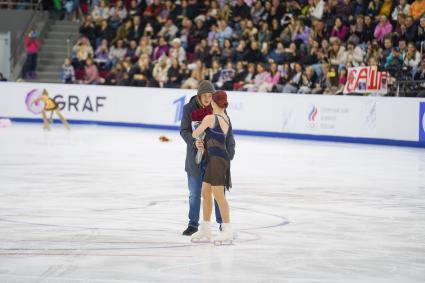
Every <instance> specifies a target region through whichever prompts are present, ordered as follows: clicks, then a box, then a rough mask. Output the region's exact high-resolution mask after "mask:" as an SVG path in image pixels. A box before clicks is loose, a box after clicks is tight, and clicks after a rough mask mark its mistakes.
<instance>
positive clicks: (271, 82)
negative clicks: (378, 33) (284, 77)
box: [264, 63, 281, 92]
mask: <svg viewBox="0 0 425 283" xmlns="http://www.w3.org/2000/svg"><path fill="white" fill-rule="evenodd" d="M280 77H281V73H280V71H279V69H278V67H277V64H276V63H271V64H270V76H269V77H268V78H266V84H265V87H264V88H265V91H266V92H271V91H273V90H275V89H276V86H277V84H278V83H279V80H280Z"/></svg>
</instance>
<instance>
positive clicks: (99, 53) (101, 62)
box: [94, 39, 110, 70]
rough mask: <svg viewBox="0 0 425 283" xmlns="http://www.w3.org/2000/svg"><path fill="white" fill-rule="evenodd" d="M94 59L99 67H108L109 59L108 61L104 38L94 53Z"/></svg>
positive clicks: (107, 49) (106, 45) (107, 48)
mask: <svg viewBox="0 0 425 283" xmlns="http://www.w3.org/2000/svg"><path fill="white" fill-rule="evenodd" d="M94 58H95V59H94V61H95V62H96V64H97V65H98V66H99V68H100V69H102V70H105V69H109V67H110V61H109V47H108V41H106V39H104V40H102V42H101V43H100V45H99V47H98V48H97V49H96V52H95V53H94Z"/></svg>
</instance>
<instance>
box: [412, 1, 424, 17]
mask: <svg viewBox="0 0 425 283" xmlns="http://www.w3.org/2000/svg"><path fill="white" fill-rule="evenodd" d="M424 13H425V1H424V0H415V1H413V3H412V5H411V6H410V11H409V16H411V17H412V18H413V19H414V20H415V21H417V20H419V19H420V18H421V17H422V16H423V15H424Z"/></svg>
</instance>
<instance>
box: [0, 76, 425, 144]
mask: <svg viewBox="0 0 425 283" xmlns="http://www.w3.org/2000/svg"><path fill="white" fill-rule="evenodd" d="M34 89H35V90H39V91H42V90H43V89H46V90H47V91H48V93H49V95H50V97H52V98H54V99H55V101H56V102H58V103H59V105H60V107H61V109H62V112H63V113H64V115H65V117H66V118H67V119H68V120H69V121H70V122H71V124H73V123H74V124H100V125H110V126H127V127H146V128H158V129H170V130H177V129H178V128H179V125H180V120H181V117H182V114H183V105H184V104H185V103H187V102H188V101H189V99H190V98H191V97H192V96H193V95H195V94H196V92H195V91H194V90H181V89H160V88H134V87H116V86H114V87H110V86H87V85H63V84H31V83H1V84H0V117H7V118H11V119H12V120H13V121H15V122H40V121H41V119H40V118H41V117H40V115H35V114H33V113H31V112H30V111H29V110H28V109H27V106H26V104H25V99H26V97H27V95H28V93H30V92H31V91H33V90H34ZM229 102H230V105H229V108H228V113H229V115H230V117H231V119H232V123H233V128H234V131H235V133H236V134H244V135H254V136H268V137H282V138H297V139H309V140H324V141H342V142H357V143H371V144H387V145H402V146H416V147H425V99H420V98H396V97H350V96H343V97H341V96H324V95H296V94H277V93H246V92H229Z"/></svg>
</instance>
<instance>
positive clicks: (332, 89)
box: [323, 66, 339, 94]
mask: <svg viewBox="0 0 425 283" xmlns="http://www.w3.org/2000/svg"><path fill="white" fill-rule="evenodd" d="M325 77H326V89H325V91H324V92H323V94H336V93H337V92H338V89H339V77H338V71H337V69H336V68H335V67H333V66H331V67H330V68H329V72H328V73H327V74H326V75H325Z"/></svg>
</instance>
